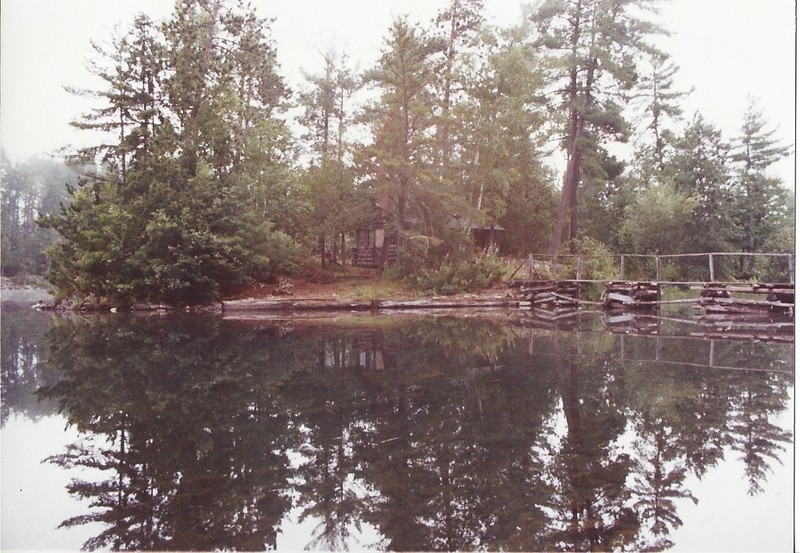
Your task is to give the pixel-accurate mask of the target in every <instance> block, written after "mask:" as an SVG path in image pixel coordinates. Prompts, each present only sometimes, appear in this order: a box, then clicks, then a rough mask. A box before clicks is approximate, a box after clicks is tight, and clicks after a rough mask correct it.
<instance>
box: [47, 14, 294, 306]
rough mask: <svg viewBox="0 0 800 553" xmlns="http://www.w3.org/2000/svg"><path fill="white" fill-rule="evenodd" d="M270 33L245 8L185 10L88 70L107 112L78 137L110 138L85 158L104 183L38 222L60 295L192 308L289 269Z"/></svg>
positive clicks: (139, 26) (281, 130)
mask: <svg viewBox="0 0 800 553" xmlns="http://www.w3.org/2000/svg"><path fill="white" fill-rule="evenodd" d="M268 32H269V28H268V25H267V23H266V22H265V21H263V20H260V19H258V18H257V17H255V15H254V14H253V13H252V12H251V11H247V9H246V8H245V7H244V6H243V5H242V4H241V2H233V1H223V0H181V1H179V2H178V3H177V4H176V7H175V12H174V14H173V16H172V18H171V19H170V20H169V21H168V22H166V23H165V24H164V25H163V26H161V27H158V28H157V27H155V25H154V24H152V23H151V22H149V20H147V19H146V18H141V17H140V18H137V19H136V20H135V22H134V25H133V27H132V29H131V30H130V31H129V32H128V33H127V34H125V35H123V36H122V37H121V38H119V39H115V40H114V41H113V44H114V48H113V50H112V51H111V54H112V55H111V57H110V58H100V59H98V60H97V62H98V65H97V67H98V73H99V74H100V76H101V77H102V78H103V80H104V81H105V83H106V88H105V89H104V90H102V91H100V92H99V94H98V96H99V98H100V99H101V100H104V101H105V105H101V106H100V107H99V108H98V110H97V111H96V112H94V113H93V114H90V115H89V116H88V117H87V118H84V119H83V120H82V121H80V122H79V123H78V126H80V127H83V128H97V129H99V130H104V131H107V132H108V133H109V134H108V135H107V136H108V141H105V142H103V143H102V144H100V145H99V146H97V147H95V148H90V149H86V150H84V151H83V152H81V153H82V154H83V158H84V160H88V161H99V162H100V163H101V171H100V172H99V173H98V174H97V175H94V176H91V177H90V178H89V180H87V182H86V186H84V187H83V188H81V189H76V190H73V193H72V202H71V204H70V206H69V207H64V208H63V209H62V212H61V214H60V215H58V216H54V217H50V218H49V219H48V220H47V221H46V224H47V225H48V226H51V227H52V228H55V229H56V230H57V231H58V232H59V233H60V234H61V235H62V236H63V237H64V238H65V241H64V242H63V243H61V244H59V245H58V246H56V247H55V249H54V250H52V252H51V259H52V261H53V271H52V275H51V277H52V279H53V280H54V282H55V283H56V284H57V285H58V287H59V288H61V290H62V292H64V293H79V294H92V295H94V296H96V297H97V298H105V299H106V300H108V301H109V302H111V303H117V304H120V303H121V304H124V303H130V302H132V301H135V300H145V299H146V300H153V301H169V302H189V303H191V302H199V301H205V300H209V299H214V298H216V297H218V296H219V295H220V294H221V293H224V292H225V291H227V290H231V289H233V288H234V287H235V286H238V285H240V284H242V283H244V282H246V281H247V280H248V279H252V278H265V277H266V276H267V275H268V273H269V272H270V271H272V270H275V269H276V268H277V267H279V266H284V267H285V266H286V265H284V264H283V261H285V260H286V259H282V258H285V257H286V255H287V254H286V251H287V249H288V250H291V246H290V240H288V237H286V236H285V235H282V234H281V233H279V232H276V231H274V230H272V224H273V221H275V219H272V217H271V216H272V215H273V214H278V213H285V212H286V211H287V209H286V207H287V206H286V205H285V203H283V204H282V203H281V199H282V198H286V197H287V194H286V193H285V189H286V186H287V182H288V179H287V177H286V175H285V170H284V169H283V167H285V165H286V162H287V151H288V132H287V131H286V130H285V127H284V125H283V123H282V122H281V121H279V120H278V119H277V118H276V117H275V114H276V111H277V109H278V107H279V106H280V103H281V102H282V101H283V98H284V97H285V95H286V92H287V91H286V88H285V87H284V85H283V83H282V81H281V79H280V77H279V76H278V75H277V63H276V58H275V52H274V48H273V47H272V45H271V43H270V41H269V36H268ZM276 189H278V190H280V192H278V193H276V192H275V190H276ZM274 200H277V201H274ZM284 202H285V200H284ZM284 217H285V216H284ZM276 219H277V217H276ZM284 224H285V223H284Z"/></svg>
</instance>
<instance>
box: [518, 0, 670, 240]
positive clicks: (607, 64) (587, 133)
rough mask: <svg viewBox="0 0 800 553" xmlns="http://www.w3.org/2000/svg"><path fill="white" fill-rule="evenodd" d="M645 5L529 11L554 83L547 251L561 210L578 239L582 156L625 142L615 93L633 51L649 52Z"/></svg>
mask: <svg viewBox="0 0 800 553" xmlns="http://www.w3.org/2000/svg"><path fill="white" fill-rule="evenodd" d="M653 4H654V2H652V1H649V0H567V1H562V0H546V1H545V2H543V3H542V4H541V5H540V6H539V8H538V9H537V10H536V11H535V12H534V14H533V15H532V18H533V21H534V22H535V23H536V25H537V27H538V30H539V33H540V38H539V45H540V46H541V47H543V48H546V49H547V50H549V51H551V52H552V55H551V60H552V61H551V63H552V64H553V67H554V68H555V75H554V77H555V78H557V80H558V82H560V83H562V84H561V94H562V102H561V104H560V106H559V110H560V112H561V114H562V116H563V121H564V133H563V136H564V139H563V150H564V152H565V154H566V157H567V170H566V174H565V177H564V187H563V190H562V198H561V204H560V206H559V211H558V220H557V221H556V226H555V230H554V232H553V237H552V241H551V244H550V253H551V254H553V255H556V254H557V253H558V251H559V249H560V248H561V242H562V233H563V229H564V226H565V224H566V220H567V215H568V214H569V217H570V223H569V238H570V240H574V239H575V238H577V236H578V188H579V186H580V183H581V181H582V179H584V178H585V177H586V174H585V173H586V166H587V161H589V158H590V157H591V156H592V154H593V152H599V150H600V146H601V143H602V141H603V140H609V139H610V140H625V139H626V136H627V124H626V122H625V120H624V119H623V117H622V105H621V103H620V95H619V92H620V91H624V90H629V89H630V88H631V87H632V86H633V85H634V83H635V80H636V75H637V74H636V61H637V56H638V55H639V54H640V53H642V52H652V51H653V49H652V48H651V47H650V46H649V45H648V44H647V42H646V39H647V37H648V36H649V35H651V34H653V33H655V32H658V31H659V28H658V27H657V26H656V25H654V24H653V23H651V22H649V21H647V20H645V19H643V18H642V17H641V14H642V13H643V12H645V11H646V10H648V9H650V8H651V7H652V5H653ZM595 157H599V158H602V157H603V155H602V154H601V155H600V156H595ZM594 165H595V167H600V166H601V165H599V164H597V163H595V164H594Z"/></svg>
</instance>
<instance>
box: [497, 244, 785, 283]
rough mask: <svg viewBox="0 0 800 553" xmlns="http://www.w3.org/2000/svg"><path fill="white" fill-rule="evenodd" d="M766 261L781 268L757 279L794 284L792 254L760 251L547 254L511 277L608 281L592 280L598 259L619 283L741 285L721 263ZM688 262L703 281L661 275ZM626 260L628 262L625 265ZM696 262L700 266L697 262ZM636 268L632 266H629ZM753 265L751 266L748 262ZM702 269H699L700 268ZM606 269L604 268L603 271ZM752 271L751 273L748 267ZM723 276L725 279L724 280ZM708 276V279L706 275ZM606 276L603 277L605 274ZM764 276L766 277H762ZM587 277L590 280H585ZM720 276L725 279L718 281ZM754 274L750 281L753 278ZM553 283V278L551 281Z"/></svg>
mask: <svg viewBox="0 0 800 553" xmlns="http://www.w3.org/2000/svg"><path fill="white" fill-rule="evenodd" d="M759 258H761V259H764V260H767V263H768V264H770V262H772V261H778V264H779V265H782V268H778V267H776V266H774V265H773V266H772V267H768V270H769V271H771V272H773V273H774V274H772V275H770V278H768V279H766V278H765V279H760V280H762V281H765V280H769V281H772V282H779V281H780V279H778V278H774V277H776V276H780V277H781V278H783V279H785V280H783V282H788V283H792V284H793V283H794V277H795V265H794V264H795V255H794V254H793V253H771V252H770V253H766V252H765V253H761V252H757V253H754V252H705V253H685V254H605V255H577V254H565V255H559V256H558V257H557V258H555V257H553V256H552V255H550V254H529V255H528V257H527V259H526V260H525V261H524V262H523V263H522V264H521V265H520V266H519V267H518V268H517V270H516V271H514V273H513V274H512V277H511V279H512V280H513V279H514V277H515V276H517V275H519V274H520V273H521V271H522V269H523V267H525V268H526V272H527V277H528V279H527V280H545V278H543V277H544V275H545V274H549V275H558V278H557V279H558V280H573V279H572V278H570V277H571V276H573V275H574V280H576V281H580V282H607V281H608V280H610V279H611V278H610V276H611V275H607V276H606V278H591V276H592V273H593V272H594V270H593V269H594V268H595V267H593V266H592V265H593V264H595V265H596V264H597V262H598V261H599V260H603V261H605V262H606V263H607V262H608V260H610V261H611V266H612V268H613V269H615V270H616V276H617V277H618V279H619V280H623V281H625V280H636V281H650V282H654V283H657V284H675V285H682V284H683V285H692V284H705V283H708V282H741V281H742V280H748V278H737V279H733V280H730V279H729V278H730V277H728V276H727V274H725V273H728V272H729V271H728V270H726V271H720V264H721V260H734V261H739V262H740V263H742V262H743V260H745V259H748V260H750V261H752V262H753V263H754V262H755V260H756V259H759ZM686 259H688V260H691V261H692V262H693V263H692V265H693V267H692V268H693V269H694V271H693V272H694V273H695V275H697V276H698V277H700V274H699V273H702V274H703V278H702V279H701V278H693V279H688V278H683V279H680V278H675V279H673V278H668V277H667V278H665V276H664V272H665V267H666V265H667V263H670V262H673V263H674V262H679V261H680V260H686ZM626 261H627V263H626ZM698 261H699V263H698ZM632 265H635V267H632ZM751 265H752V263H751ZM700 267H702V269H699V268H700ZM607 269H608V267H606V270H607ZM632 269H635V270H637V271H638V274H637V275H636V276H635V277H633V275H631V274H629V273H630V271H631V270H632ZM671 269H672V271H673V272H678V273H679V274H686V273H685V272H684V273H681V271H680V269H676V268H675V267H674V266H673V267H671ZM751 270H753V269H752V268H751ZM723 274H725V276H724V277H723ZM706 275H707V279H706V278H705V276H706ZM604 276H605V275H604ZM765 276H767V275H765ZM587 277H589V278H587ZM720 277H723V278H725V279H728V280H719V279H720ZM755 277H757V275H756V274H755V273H753V274H752V276H750V278H755ZM554 280H555V278H554Z"/></svg>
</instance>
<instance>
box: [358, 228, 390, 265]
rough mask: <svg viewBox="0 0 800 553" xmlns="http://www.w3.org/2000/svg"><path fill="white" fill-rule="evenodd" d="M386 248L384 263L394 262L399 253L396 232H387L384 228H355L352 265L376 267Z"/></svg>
mask: <svg viewBox="0 0 800 553" xmlns="http://www.w3.org/2000/svg"><path fill="white" fill-rule="evenodd" d="M384 249H386V259H385V262H386V264H389V263H395V262H396V261H397V258H398V255H399V250H400V247H399V240H398V237H397V234H396V233H387V232H386V229H384V228H382V227H381V228H366V229H357V230H356V245H355V248H354V249H353V265H355V266H356V267H378V266H379V265H380V261H381V255H383V254H384Z"/></svg>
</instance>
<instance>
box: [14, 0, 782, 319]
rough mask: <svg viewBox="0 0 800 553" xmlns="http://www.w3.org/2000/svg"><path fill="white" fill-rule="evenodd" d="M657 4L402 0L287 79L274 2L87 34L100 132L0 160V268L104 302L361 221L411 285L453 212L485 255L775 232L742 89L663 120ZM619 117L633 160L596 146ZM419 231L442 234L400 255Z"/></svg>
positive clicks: (251, 271)
mask: <svg viewBox="0 0 800 553" xmlns="http://www.w3.org/2000/svg"><path fill="white" fill-rule="evenodd" d="M657 4H658V3H657V2H650V1H645V0H566V1H551V0H547V1H545V2H542V3H540V4H539V5H538V6H537V7H536V8H535V9H534V8H532V9H530V10H529V11H528V12H527V14H526V15H525V16H524V17H523V19H522V20H521V21H520V22H519V24H518V25H514V26H510V27H508V28H497V27H493V26H491V25H488V24H487V23H486V21H485V18H484V13H483V12H484V7H483V3H482V1H481V0H447V1H446V2H444V6H443V9H442V10H441V11H440V12H439V14H438V16H437V17H436V18H435V20H434V21H432V22H431V23H430V24H429V25H428V26H424V25H420V24H417V23H415V22H413V21H410V20H409V19H408V18H407V17H397V18H396V19H395V20H394V21H393V23H392V25H391V26H390V28H389V29H388V30H387V32H386V35H385V40H384V43H383V46H382V48H381V50H380V53H379V55H378V57H377V59H376V62H375V64H374V66H372V67H369V68H367V69H366V70H365V71H363V72H362V73H361V74H359V73H358V72H357V71H356V70H355V69H354V67H353V66H352V64H351V63H350V61H349V59H348V58H347V56H346V55H343V54H340V53H337V52H335V51H328V52H325V53H324V54H322V62H323V63H322V72H321V73H318V74H306V82H305V83H304V84H303V85H302V86H301V87H300V90H299V91H298V93H297V94H294V95H292V94H290V93H289V90H288V88H287V86H286V84H285V83H284V80H283V78H282V77H281V74H280V68H279V67H278V64H277V62H276V50H275V47H274V45H273V44H272V42H271V38H270V24H269V22H268V21H266V20H262V19H260V18H258V17H257V16H256V15H255V13H254V12H253V11H252V9H251V8H249V7H248V6H246V5H245V3H244V2H242V1H240V0H181V1H179V2H178V3H177V4H176V7H175V11H174V14H173V15H172V17H171V18H170V19H169V20H167V21H165V22H161V23H159V22H154V21H151V20H150V19H149V18H148V17H146V16H144V15H141V16H138V17H137V18H136V19H135V20H134V21H133V22H132V23H131V24H130V27H129V28H127V29H126V30H123V31H121V32H118V33H116V34H114V35H113V36H111V37H108V40H107V42H97V43H95V44H93V45H94V47H95V49H96V59H94V60H93V66H94V70H95V72H96V74H97V75H98V76H99V77H100V78H101V79H102V82H103V83H104V86H103V87H102V88H101V89H100V90H95V91H76V92H78V93H85V94H88V95H90V96H92V97H94V98H95V99H96V101H97V107H96V109H95V110H94V111H93V112H91V113H89V114H87V115H86V116H84V117H83V118H81V119H80V120H78V121H76V122H75V123H74V125H75V126H76V127H77V128H80V129H88V130H92V131H102V133H104V135H105V136H104V138H103V139H102V140H99V141H98V142H97V144H96V145H95V146H94V147H90V148H84V149H82V150H80V151H77V152H75V153H74V155H72V156H71V157H70V158H69V160H68V161H69V166H70V167H80V170H81V171H80V172H81V174H82V175H83V176H82V178H81V180H80V182H78V183H76V182H75V177H74V176H72V173H70V172H69V171H68V170H67V169H65V168H59V169H56V168H55V167H51V168H49V169H47V170H45V169H44V168H43V166H42V167H39V168H36V169H35V168H33V167H30V168H26V167H24V166H23V165H19V166H12V165H11V164H10V163H8V162H7V161H5V160H4V161H3V171H2V190H3V198H2V200H3V201H2V208H3V210H2V216H3V221H2V223H3V229H4V232H3V244H2V246H3V261H2V270H3V274H4V275H12V274H18V273H29V272H31V273H41V272H43V271H44V270H45V269H47V268H49V271H50V272H49V275H50V277H49V278H50V279H51V280H52V281H53V282H54V283H55V284H56V285H57V286H58V288H59V289H60V290H61V292H62V293H64V294H79V295H83V296H87V295H92V296H94V297H95V298H96V299H98V300H99V301H105V302H108V303H109V304H127V303H131V302H133V301H139V300H151V301H167V302H172V303H193V302H201V301H207V300H211V299H215V298H218V297H220V296H222V295H225V294H227V293H230V292H232V291H235V290H237V289H238V288H239V287H241V286H246V285H248V284H249V283H252V282H254V281H268V280H270V279H272V278H274V277H275V276H276V275H278V274H285V273H291V272H293V271H296V270H298V269H299V268H301V267H302V266H304V265H308V264H311V263H315V261H313V257H316V256H318V257H319V259H320V260H321V263H322V265H327V264H328V263H333V264H339V265H341V264H344V263H346V262H350V261H351V260H352V253H353V248H354V246H355V241H354V233H355V231H356V230H357V229H374V228H377V227H381V226H382V227H383V228H384V229H385V230H386V233H387V236H396V237H397V240H398V242H399V244H400V251H401V259H400V261H399V265H398V267H396V268H399V269H400V270H401V272H402V273H403V275H405V276H408V277H410V278H411V280H412V281H418V282H420V283H422V282H424V281H428V280H430V277H431V275H433V274H438V276H437V278H439V277H442V275H444V273H446V272H447V271H445V270H444V268H443V265H442V264H443V263H449V264H450V265H449V266H450V267H451V269H452V268H453V267H455V266H456V265H458V264H460V263H462V260H460V259H459V260H457V259H456V258H454V257H452V256H451V257H447V255H439V254H440V253H442V252H444V253H445V254H447V253H448V252H450V253H453V252H464V251H469V252H472V251H473V248H470V247H468V246H467V247H465V242H469V241H470V240H471V239H472V236H471V235H470V234H469V229H462V231H459V232H456V231H454V222H457V221H468V222H469V223H470V225H472V227H473V228H478V229H480V228H488V227H489V226H493V227H495V228H496V227H498V226H499V227H502V230H501V231H499V232H497V233H496V235H495V236H494V240H495V242H496V245H497V246H498V247H499V249H500V253H501V254H503V255H515V256H525V255H527V254H528V253H531V252H535V253H542V252H544V251H545V250H547V249H548V246H549V249H550V253H551V254H557V253H558V252H560V251H564V250H566V249H567V248H568V249H569V250H571V251H572V252H577V251H578V250H579V249H580V245H581V244H586V243H589V242H586V240H587V239H590V240H592V241H594V242H593V243H596V244H599V245H600V247H601V249H606V248H607V249H610V250H611V251H618V252H627V253H655V252H660V253H677V252H707V251H715V252H716V251H720V252H725V251H746V252H759V251H765V250H772V251H775V250H781V251H792V249H793V244H794V231H793V229H794V213H793V211H792V210H791V209H790V206H791V201H790V198H789V197H788V192H787V189H786V185H787V184H788V183H783V182H781V181H780V180H779V179H776V178H774V177H773V176H772V174H771V172H770V171H771V167H772V165H773V164H774V163H775V162H776V161H778V160H779V159H781V158H782V157H785V156H786V155H788V154H789V149H788V148H787V147H786V146H784V145H781V144H778V143H777V141H776V139H775V138H774V130H771V129H769V128H768V123H767V120H766V118H765V117H764V116H763V115H762V113H761V112H760V111H759V108H758V106H757V104H756V103H755V101H751V103H750V105H749V107H748V108H747V110H746V112H745V113H744V115H743V123H742V129H741V134H740V135H739V136H736V137H733V139H729V138H726V137H724V136H723V135H722V133H721V131H720V130H719V129H717V128H716V127H715V125H714V124H713V123H712V122H710V121H708V120H706V119H705V118H704V117H703V115H702V114H699V113H697V114H693V116H692V118H691V119H690V120H689V121H684V120H682V119H681V117H682V115H683V114H682V110H681V105H680V104H681V100H682V99H683V98H684V97H686V96H687V95H688V94H690V93H691V92H690V91H682V90H677V89H676V87H675V85H674V77H675V75H676V73H677V72H678V70H679V69H678V67H677V66H676V65H675V64H674V63H672V62H671V61H670V59H669V57H668V56H667V55H666V54H665V53H664V52H662V51H660V50H658V49H657V48H655V47H654V46H653V45H652V43H651V39H652V37H653V36H655V35H658V34H660V33H662V32H663V30H662V29H660V28H659V26H658V17H657V11H656V9H655V8H656V7H657ZM287 108H297V109H295V110H293V111H288V110H287ZM290 114H295V115H296V117H295V119H294V120H293V121H292V117H291V116H290ZM287 121H291V122H292V123H296V125H294V124H287ZM293 131H294V132H293ZM631 139H633V148H632V149H630V150H632V154H631V155H629V156H627V157H628V158H625V157H621V154H612V152H616V151H618V150H616V149H614V148H613V146H614V145H616V144H620V143H626V142H628V141H629V140H631ZM554 145H558V147H559V148H560V150H561V156H562V158H563V159H565V160H566V171H565V174H564V177H563V186H559V185H560V184H561V183H558V182H557V172H556V171H555V170H554V169H553V168H552V167H551V165H552V164H553V162H554V159H555V157H556V156H554V155H553V154H554V152H553V148H554ZM618 156H619V157H618ZM32 163H33V162H32ZM37 171H38V172H37ZM34 173H36V175H38V176H33V175H34ZM65 184H69V185H70V186H69V188H68V190H69V197H68V198H64V197H63V194H62V193H61V192H60V191H61V190H63V187H64V185H65ZM559 187H560V188H561V189H562V192H561V193H559ZM60 200H68V201H64V207H63V208H62V209H61V210H60V211H59V210H58V209H57V208H56V205H57V204H58V202H59V201H60ZM37 214H39V215H42V216H43V217H42V218H41V222H42V223H43V226H44V227H45V228H34V221H35V220H36V218H37ZM459 224H460V223H459ZM54 231H55V232H54ZM56 234H58V235H60V236H61V241H60V242H58V243H57V244H56V245H54V246H52V247H51V248H50V250H49V262H48V261H47V260H45V258H44V257H43V255H42V251H43V250H44V249H45V248H46V247H47V246H49V245H50V244H52V242H53V240H54V238H55V236H56ZM562 237H565V239H562ZM415 240H417V241H423V240H424V241H425V242H426V243H427V244H433V243H435V244H437V246H436V248H434V249H430V248H429V249H426V251H425V253H424V254H423V255H417V254H418V252H416V249H415V247H414V243H415V242H414V241H415ZM476 253H477V252H476ZM403 256H405V259H403ZM469 257H470V256H468V258H467V259H464V260H463V262H465V263H467V265H469V263H472V260H470V259H469ZM383 263H384V259H383V257H381V260H380V266H381V268H383ZM48 266H49V267H48ZM730 269H731V271H732V272H735V273H736V274H737V275H741V276H747V275H748V274H752V272H753V270H754V267H753V266H752V264H750V263H746V262H744V261H741V262H739V264H738V266H737V267H731V268H730ZM453 271H454V272H453V274H452V275H451V276H452V277H453V278H458V279H460V280H463V279H461V277H457V276H456V274H455V273H456V272H458V271H456V270H455V269H453ZM417 277H419V278H417ZM442 278H444V277H442ZM451 284H452V283H451ZM421 285H422V286H423V287H426V286H428V285H427V284H421ZM434 288H442V286H438V285H437V286H434ZM460 288H461V286H456V287H455V289H460Z"/></svg>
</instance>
